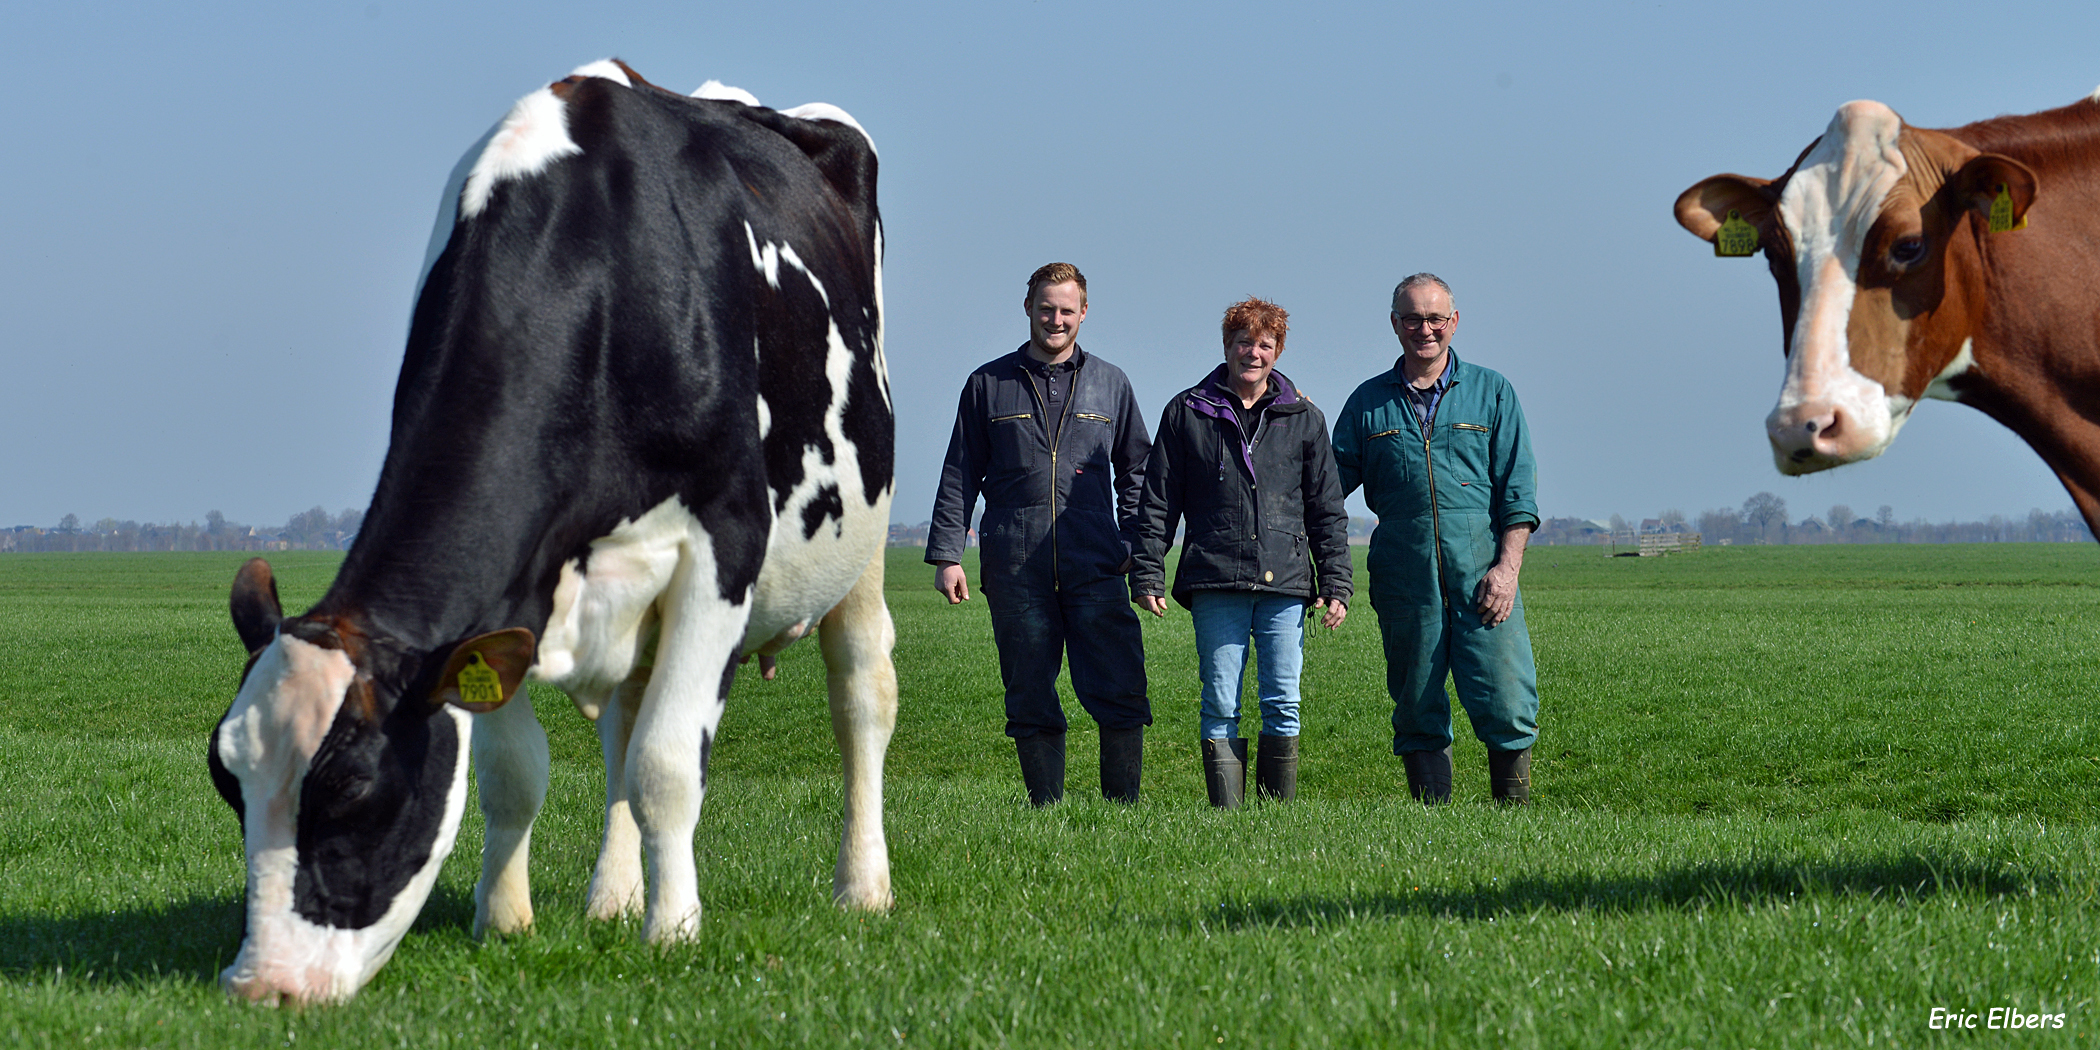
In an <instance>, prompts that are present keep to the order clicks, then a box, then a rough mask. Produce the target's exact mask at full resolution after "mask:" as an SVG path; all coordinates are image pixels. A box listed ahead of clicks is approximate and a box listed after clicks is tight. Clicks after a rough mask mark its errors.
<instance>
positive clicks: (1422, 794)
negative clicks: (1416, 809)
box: [1400, 744, 1451, 806]
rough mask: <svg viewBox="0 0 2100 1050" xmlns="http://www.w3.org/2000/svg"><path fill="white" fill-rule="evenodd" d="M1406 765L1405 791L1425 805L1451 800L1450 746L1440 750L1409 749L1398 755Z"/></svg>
mask: <svg viewBox="0 0 2100 1050" xmlns="http://www.w3.org/2000/svg"><path fill="white" fill-rule="evenodd" d="M1400 761H1401V762H1403V763H1405V764H1406V766H1407V793H1408V794H1410V795H1413V796H1414V797H1415V801H1417V802H1420V803H1422V804H1423V805H1425V806H1429V805H1438V804H1441V803H1445V802H1449V801H1451V747H1450V745H1448V744H1447V745H1445V746H1444V749H1443V750H1442V751H1409V752H1408V753H1406V754H1404V755H1401V756H1400Z"/></svg>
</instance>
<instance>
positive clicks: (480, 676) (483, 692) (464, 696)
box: [459, 653, 503, 704]
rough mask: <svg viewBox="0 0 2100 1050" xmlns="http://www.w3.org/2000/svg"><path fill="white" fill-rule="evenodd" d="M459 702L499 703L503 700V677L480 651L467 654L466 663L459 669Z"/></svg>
mask: <svg viewBox="0 0 2100 1050" xmlns="http://www.w3.org/2000/svg"><path fill="white" fill-rule="evenodd" d="M459 702H460V703H463V704H500V703H502V702H503V678H502V676H500V675H498V674H497V673H496V669H495V668H493V667H490V666H489V662H488V660H487V659H486V658H484V657H483V656H482V655H481V654H480V653H471V654H469V655H468V656H467V665H466V666H465V667H462V668H460V669H459Z"/></svg>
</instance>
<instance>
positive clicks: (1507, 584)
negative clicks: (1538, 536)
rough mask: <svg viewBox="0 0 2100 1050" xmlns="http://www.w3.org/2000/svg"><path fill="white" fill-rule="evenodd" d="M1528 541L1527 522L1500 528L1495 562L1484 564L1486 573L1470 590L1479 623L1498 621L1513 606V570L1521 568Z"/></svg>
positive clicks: (1514, 584) (1516, 571)
mask: <svg viewBox="0 0 2100 1050" xmlns="http://www.w3.org/2000/svg"><path fill="white" fill-rule="evenodd" d="M1529 542H1531V526H1529V525H1518V526H1515V527H1513V528H1509V529H1505V530H1503V533H1502V539H1501V542H1500V543H1499V545H1498V546H1499V548H1500V549H1499V550H1498V551H1497V552H1496V555H1495V564H1493V565H1490V566H1488V571H1487V575H1485V576H1482V577H1481V578H1480V588H1479V589H1478V590H1476V591H1474V592H1473V611H1474V612H1477V613H1479V614H1480V623H1481V625H1482V626H1484V627H1494V626H1496V625H1498V624H1500V623H1501V622H1502V621H1504V620H1507V619H1509V614H1510V611H1511V610H1513V609H1515V608H1516V605H1517V573H1518V572H1519V571H1520V570H1522V569H1523V568H1524V545H1525V544H1527V543H1529Z"/></svg>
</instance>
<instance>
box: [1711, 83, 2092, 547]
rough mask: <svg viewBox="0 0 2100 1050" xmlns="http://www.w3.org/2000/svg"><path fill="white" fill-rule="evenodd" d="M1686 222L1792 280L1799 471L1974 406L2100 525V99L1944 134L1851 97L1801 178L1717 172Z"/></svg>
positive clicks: (1780, 412)
mask: <svg viewBox="0 0 2100 1050" xmlns="http://www.w3.org/2000/svg"><path fill="white" fill-rule="evenodd" d="M1731 215H1734V216H1735V217H1736V219H1737V220H1738V221H1737V222H1735V223H1730V222H1729V218H1730V216H1731ZM1677 221H1678V222H1679V223H1681V224H1683V226H1684V228H1685V229H1687V230H1690V231H1691V232H1692V233H1693V234H1695V235H1696V236H1699V237H1701V238H1704V239H1706V240H1709V241H1712V240H1715V238H1716V236H1717V235H1721V242H1720V244H1719V245H1718V246H1717V249H1716V250H1717V252H1719V251H1721V250H1722V249H1723V248H1726V247H1728V246H1729V242H1730V241H1732V240H1737V239H1738V238H1740V241H1739V246H1738V247H1736V249H1735V251H1734V252H1732V254H1748V253H1749V252H1750V251H1754V250H1755V248H1756V247H1760V246H1761V247H1762V248H1763V249H1764V252H1765V257H1766V260H1767V261H1768V262H1769V264H1770V265H1771V268H1772V277H1773V279H1774V280H1776V281H1777V282H1778V284H1779V313H1780V317H1781V320H1782V322H1783V324H1784V326H1785V343H1784V346H1785V348H1786V352H1787V367H1786V382H1785V385H1784V386H1782V387H1781V389H1780V392H1779V403H1778V405H1777V406H1776V407H1775V408H1773V410H1772V414H1771V415H1770V416H1769V417H1768V418H1767V419H1766V421H1765V429H1766V432H1767V433H1768V434H1769V436H1770V437H1771V440H1772V450H1773V455H1774V457H1775V458H1776V460H1777V461H1778V464H1779V470H1780V472H1781V473H1784V474H1806V473H1810V472H1813V471H1818V470H1825V469H1828V468H1830V467H1834V466H1838V465H1840V464H1843V463H1850V462H1853V461H1855V460H1861V459H1867V458H1870V457H1873V456H1877V455H1879V454H1881V452H1882V450H1883V449H1885V448H1887V447H1888V445H1889V442H1890V441H1892V440H1893V439H1894V438H1895V436H1896V431H1897V429H1899V428H1900V427H1902V425H1903V422H1904V420H1905V419H1907V418H1908V417H1909V415H1910V411H1911V409H1912V408H1913V407H1914V406H1915V405H1916V404H1917V402H1918V400H1919V399H1920V398H1925V397H1935V398H1941V399H1944V400H1951V401H1960V402H1962V403H1963V404H1966V405H1970V406H1973V407H1975V408H1977V409H1980V410H1982V411H1983V412H1984V413H1985V414H1986V415H1989V416H1990V417H1991V418H1993V419H1995V420H1997V421H1998V422H2000V423H2003V424H2004V425H2005V426H2007V427H2010V428H2011V429H2012V430H2013V432H2014V433H2017V434H2019V435H2020V436H2021V437H2022V438H2024V439H2025V440H2026V441H2027V443H2028V444H2029V445H2030V446H2032V447H2033V448H2034V450H2035V451H2036V452H2037V453H2039V454H2040V455H2041V457H2042V459H2043V460H2044V461H2045V462H2047V463H2048V464H2049V466H2050V468H2051V469H2052V470H2054V471H2056V476H2057V477H2058V478H2059V479H2061V480H2062V482H2063V484H2064V487H2065V488H2066V489H2068V490H2070V493H2071V498H2072V499H2073V500H2075V501H2076V502H2077V504H2078V509H2079V511H2080V512H2081V513H2083V514H2084V515H2085V520H2086V522H2087V524H2089V525H2091V526H2093V527H2094V529H2095V530H2100V413H2095V411H2094V410H2093V406H2094V405H2095V404H2100V296H2096V295H2095V294H2094V291H2093V282H2094V277H2095V274H2096V273H2100V92H2095V93H2094V95H2093V96H2091V97H2088V98H2086V99H2084V100H2081V101H2079V102H2076V103H2073V104H2072V105H2069V106H2065V107H2063V108H2061V109H2052V110H2047V111H2044V112H2041V113H2034V114H2030V115H2027V116H2016V117H1999V118H1996V119H1994V120H1986V121H1982V122H1980V123H1976V124H1970V125H1968V126H1966V127H1961V128H1953V129H1950V130H1945V131H1934V130H1929V129H1926V128H1914V127H1911V126H1910V125H1908V124H1905V123H1904V122H1903V120H1902V118H1900V117H1898V116H1897V115H1896V114H1895V113H1894V112H1893V111H1891V110H1890V109H1889V108H1888V107H1887V106H1884V105H1882V104H1881V103H1879V102H1850V103H1846V104H1845V105H1844V106H1843V107H1841V108H1840V109H1839V110H1838V111H1837V116H1836V117H1834V118H1832V119H1831V121H1830V127H1829V128H1828V129H1827V130H1825V131H1824V132H1823V136H1822V137H1821V138H1819V139H1817V140H1816V141H1815V142H1814V143H1812V144H1811V145H1810V146H1809V148H1808V149H1807V150H1806V151H1804V152H1803V153H1802V154H1801V156H1800V158H1799V159H1798V160H1796V161H1795V162H1794V166H1793V167H1792V168H1791V169H1789V170H1788V171H1787V173H1786V174H1784V175H1781V176H1780V177H1779V178H1778V179H1776V180H1771V181H1767V180H1764V179H1755V178H1749V177H1746V176H1742V175H1716V176H1714V177H1712V178H1710V179H1707V180H1705V181H1703V182H1700V183H1698V184H1697V185H1695V186H1693V187H1692V188H1691V189H1688V190H1686V191H1684V194H1683V195H1682V196H1680V197H1678V198H1677ZM1724 224H1728V226H1729V229H1728V230H1725V231H1724V229H1723V226H1724ZM1753 231H1754V235H1755V240H1754V241H1751V240H1750V239H1749V237H1750V235H1751V234H1752V232H1753ZM1731 234H1733V235H1734V236H1731Z"/></svg>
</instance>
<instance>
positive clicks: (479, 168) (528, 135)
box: [459, 88, 583, 219]
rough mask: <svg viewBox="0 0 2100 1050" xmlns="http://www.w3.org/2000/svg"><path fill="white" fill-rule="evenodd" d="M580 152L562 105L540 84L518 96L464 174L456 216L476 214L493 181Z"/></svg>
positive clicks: (536, 169) (518, 175)
mask: <svg viewBox="0 0 2100 1050" xmlns="http://www.w3.org/2000/svg"><path fill="white" fill-rule="evenodd" d="M581 152H583V149H582V147H580V146H578V145H576V140H574V139H571V138H570V137H569V119H568V108H567V107H566V106H565V105H564V104H563V103H562V100H561V99H560V98H559V97H558V96H556V95H555V94H554V92H552V91H549V90H548V89H546V88H541V89H539V90H538V91H535V92H533V93H532V94H530V95H527V96H525V97H524V98H521V99H519V100H518V102H517V105H514V106H512V107H511V108H510V115H509V116H506V117H504V118H503V124H502V125H501V126H500V127H498V128H497V129H496V134H495V136H494V137H493V138H491V139H489V144H488V146H487V148H485V149H483V150H482V151H481V157H480V158H479V159H477V160H476V161H475V162H474V170H473V171H472V172H470V173H469V174H468V175H467V184H466V186H465V188H463V189H462V190H461V191H460V197H459V213H460V215H462V216H464V217H465V218H469V219H471V218H473V217H474V216H476V215H479V214H481V209H483V208H485V207H487V206H488V203H489V195H490V194H492V193H494V192H495V191H496V183H498V182H500V181H502V180H504V179H522V178H524V177H525V176H527V175H535V174H538V173H539V172H540V171H542V170H544V169H545V168H546V167H547V165H549V164H552V163H554V162H555V161H557V160H560V159H561V158H563V157H566V156H569V155H570V154H574V153H581Z"/></svg>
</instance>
